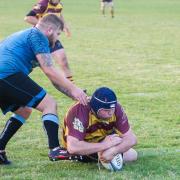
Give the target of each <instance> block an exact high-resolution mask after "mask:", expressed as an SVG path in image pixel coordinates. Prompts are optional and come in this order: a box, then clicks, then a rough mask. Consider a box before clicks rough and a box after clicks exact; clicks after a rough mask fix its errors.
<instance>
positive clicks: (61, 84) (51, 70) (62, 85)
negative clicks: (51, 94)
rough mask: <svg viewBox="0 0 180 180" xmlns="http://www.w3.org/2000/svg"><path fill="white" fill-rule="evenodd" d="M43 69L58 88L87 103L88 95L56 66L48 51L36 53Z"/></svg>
mask: <svg viewBox="0 0 180 180" xmlns="http://www.w3.org/2000/svg"><path fill="white" fill-rule="evenodd" d="M36 57H37V59H38V61H39V63H40V67H41V69H42V71H43V72H44V73H45V74H46V76H47V77H48V78H49V79H50V81H51V82H52V84H53V85H54V86H55V88H56V89H58V90H59V91H61V92H62V93H64V94H65V95H67V96H69V97H71V98H73V99H76V100H78V101H80V103H82V104H84V105H86V104H87V96H86V94H85V93H84V92H83V90H81V89H80V88H78V87H76V86H75V85H74V84H73V83H72V82H71V81H69V80H68V79H67V78H65V77H64V75H63V74H61V73H60V72H59V71H58V70H57V69H56V68H55V67H54V66H53V60H52V58H51V55H50V54H48V53H46V54H45V53H44V54H38V55H36Z"/></svg>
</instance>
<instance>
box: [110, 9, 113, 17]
mask: <svg viewBox="0 0 180 180" xmlns="http://www.w3.org/2000/svg"><path fill="white" fill-rule="evenodd" d="M110 13H111V17H112V18H113V17H114V7H113V6H111V9H110Z"/></svg>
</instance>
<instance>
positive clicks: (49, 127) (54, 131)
mask: <svg viewBox="0 0 180 180" xmlns="http://www.w3.org/2000/svg"><path fill="white" fill-rule="evenodd" d="M42 119H43V124H44V128H45V131H46V133H47V136H48V144H49V148H50V149H53V148H55V147H58V146H59V138H58V129H59V124H58V117H57V116H56V115H54V114H46V115H44V116H43V117H42Z"/></svg>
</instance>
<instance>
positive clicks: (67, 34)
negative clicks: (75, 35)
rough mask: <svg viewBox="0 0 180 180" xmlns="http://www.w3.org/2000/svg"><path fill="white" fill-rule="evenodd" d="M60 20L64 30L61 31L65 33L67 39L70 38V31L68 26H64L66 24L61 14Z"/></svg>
mask: <svg viewBox="0 0 180 180" xmlns="http://www.w3.org/2000/svg"><path fill="white" fill-rule="evenodd" d="M60 18H61V20H62V21H63V23H64V29H63V31H64V32H65V34H66V36H67V37H70V36H71V31H70V29H69V27H68V25H67V24H66V22H65V20H64V16H63V14H62V13H61V15H60Z"/></svg>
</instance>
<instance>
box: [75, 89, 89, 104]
mask: <svg viewBox="0 0 180 180" xmlns="http://www.w3.org/2000/svg"><path fill="white" fill-rule="evenodd" d="M72 95H73V97H74V99H75V100H77V101H79V102H80V103H81V104H83V105H87V103H88V96H87V94H86V93H85V92H84V91H83V90H82V89H80V88H76V89H74V91H73V92H72Z"/></svg>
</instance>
